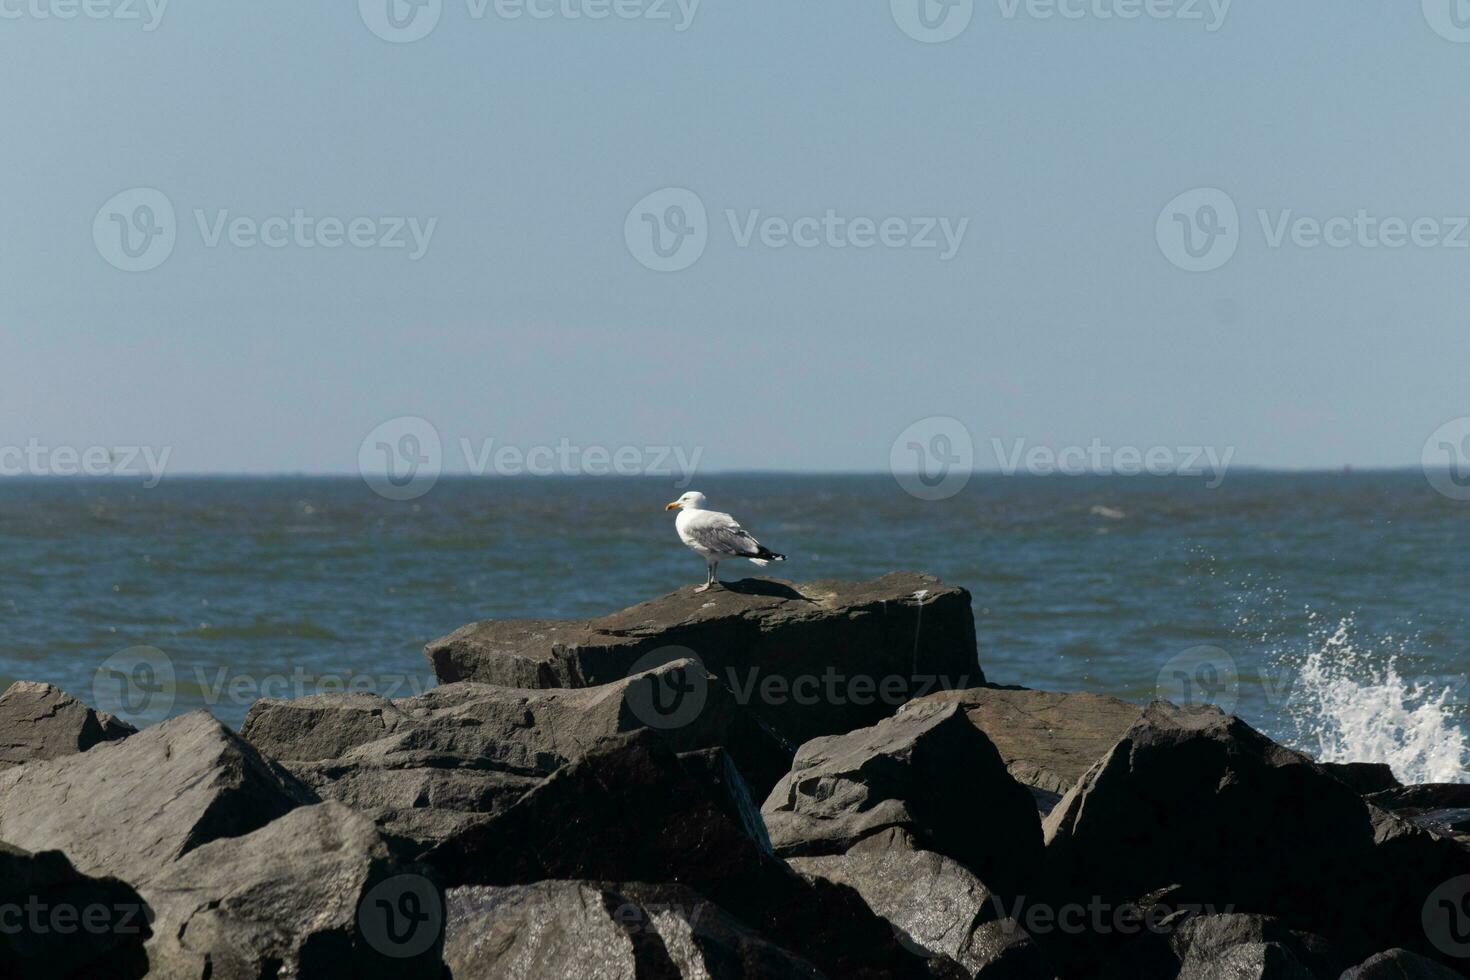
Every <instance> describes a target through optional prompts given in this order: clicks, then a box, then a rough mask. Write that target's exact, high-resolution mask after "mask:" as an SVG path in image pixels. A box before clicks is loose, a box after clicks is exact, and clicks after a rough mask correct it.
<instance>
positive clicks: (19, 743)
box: [0, 681, 137, 770]
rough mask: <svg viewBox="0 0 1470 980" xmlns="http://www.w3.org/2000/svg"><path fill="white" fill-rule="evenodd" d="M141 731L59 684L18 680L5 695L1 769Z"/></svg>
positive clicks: (0, 703) (0, 716) (0, 710)
mask: <svg viewBox="0 0 1470 980" xmlns="http://www.w3.org/2000/svg"><path fill="white" fill-rule="evenodd" d="M136 731H137V729H136V728H134V727H133V726H132V725H129V724H128V723H127V722H125V721H119V720H118V719H116V718H114V717H112V715H109V714H107V713H106V712H103V711H94V710H93V709H91V708H89V707H87V706H86V705H85V704H83V703H82V702H81V701H78V700H77V699H76V698H74V697H72V696H71V695H70V694H67V693H66V692H65V691H63V690H61V689H60V688H58V687H52V686H51V685H50V684H38V683H35V682H34V681H16V682H15V683H14V684H12V685H10V687H9V688H7V689H6V691H5V693H4V694H0V770H3V769H9V768H11V767H12V766H19V765H24V764H25V763H27V762H34V761H36V760H37V759H56V758H59V757H61V756H64V755H74V754H75V753H77V752H85V751H87V750H88V749H90V748H91V747H92V746H94V745H98V744H100V743H102V742H111V741H116V740H117V739H120V738H126V737H127V736H129V735H132V734H133V733H135V732H136Z"/></svg>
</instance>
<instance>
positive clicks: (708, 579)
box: [694, 561, 719, 592]
mask: <svg viewBox="0 0 1470 980" xmlns="http://www.w3.org/2000/svg"><path fill="white" fill-rule="evenodd" d="M718 564H719V562H714V561H712V562H710V563H709V566H708V568H707V569H706V570H705V579H704V584H703V585H701V586H700V587H699V588H697V589H695V590H694V591H695V592H708V591H709V587H710V586H712V585H714V584H715V566H716V565H718Z"/></svg>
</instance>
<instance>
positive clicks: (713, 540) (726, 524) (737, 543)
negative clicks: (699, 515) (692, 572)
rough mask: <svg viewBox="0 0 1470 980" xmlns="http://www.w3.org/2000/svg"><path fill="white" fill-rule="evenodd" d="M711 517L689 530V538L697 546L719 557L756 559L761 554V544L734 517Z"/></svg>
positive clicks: (722, 515) (724, 515)
mask: <svg viewBox="0 0 1470 980" xmlns="http://www.w3.org/2000/svg"><path fill="white" fill-rule="evenodd" d="M710 516H711V519H710V520H708V521H700V522H699V523H698V524H695V525H693V526H692V527H690V528H689V537H690V538H692V539H693V540H694V543H695V544H697V545H699V546H700V547H701V548H704V549H706V550H707V551H712V552H714V553H715V554H717V555H730V556H731V557H735V558H754V557H756V556H758V555H759V554H760V550H761V546H760V543H759V542H757V541H756V539H755V538H753V537H751V536H750V532H749V531H747V530H745V528H743V527H741V526H740V524H739V522H738V521H736V520H735V519H734V518H733V517H730V516H729V515H728V514H721V515H719V517H718V518H717V517H715V515H713V514H712V515H710ZM719 518H723V520H721V519H719Z"/></svg>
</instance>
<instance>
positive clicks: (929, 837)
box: [761, 703, 1041, 896]
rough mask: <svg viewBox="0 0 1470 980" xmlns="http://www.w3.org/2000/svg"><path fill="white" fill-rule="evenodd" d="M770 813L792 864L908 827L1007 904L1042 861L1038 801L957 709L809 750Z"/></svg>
mask: <svg viewBox="0 0 1470 980" xmlns="http://www.w3.org/2000/svg"><path fill="white" fill-rule="evenodd" d="M761 813H762V815H763V816H764V817H765V820H766V827H767V829H768V830H769V831H770V834H771V843H772V845H774V847H775V849H776V853H777V854H780V855H782V856H786V857H793V856H812V855H821V854H842V853H845V852H846V851H847V850H848V849H849V848H851V847H852V846H853V845H854V844H856V843H857V842H858V841H860V840H862V839H863V838H865V837H868V836H871V835H873V834H877V833H881V832H882V831H885V830H887V829H889V828H892V827H898V828H902V829H903V830H906V831H908V832H909V833H911V834H912V835H913V836H914V839H915V840H916V841H917V842H918V845H919V846H920V847H922V848H924V849H925V850H930V851H935V852H937V853H939V854H944V855H947V856H948V857H952V858H954V859H956V860H957V861H959V862H961V863H962V864H964V865H966V866H968V867H969V868H970V870H972V871H973V872H975V874H977V875H978V876H979V877H980V879H981V880H982V881H984V882H985V883H986V885H988V886H989V887H990V888H992V889H994V890H995V891H996V892H997V893H999V894H1001V895H1004V896H1015V895H1018V894H1021V893H1022V891H1023V890H1024V888H1025V885H1026V883H1027V881H1028V880H1029V878H1030V877H1031V875H1032V873H1033V872H1034V871H1035V870H1036V868H1037V866H1038V864H1039V863H1040V858H1041V826H1040V821H1039V819H1038V817H1037V814H1036V808H1035V805H1034V803H1033V800H1032V798H1031V794H1030V793H1028V792H1027V791H1026V789H1025V788H1024V787H1022V786H1021V785H1020V784H1019V783H1017V782H1016V781H1015V780H1014V779H1012V778H1011V776H1010V774H1009V773H1008V772H1007V771H1006V766H1005V763H1004V762H1003V761H1002V760H1001V757H1000V754H999V753H998V752H997V751H996V750H995V746H994V745H992V744H991V743H990V741H989V739H987V738H986V737H985V735H984V733H982V732H981V731H980V730H979V729H978V728H976V727H975V726H974V725H973V724H971V723H970V721H969V720H968V719H967V718H966V717H965V715H964V714H963V713H962V712H961V710H960V706H959V705H957V704H952V703H951V704H926V705H919V706H915V707H914V708H912V709H910V710H907V711H904V712H902V713H900V714H898V715H896V716H894V717H893V718H889V719H885V720H884V721H881V722H879V723H878V724H876V725H874V726H872V727H871V728H863V729H859V730H858V731H854V732H849V733H848V734H846V735H832V736H828V737H825V738H818V739H813V740H812V741H810V742H808V743H806V744H805V745H803V746H802V747H801V748H800V749H798V750H797V753H796V761H795V763H794V764H793V765H792V769H791V773H790V774H789V775H788V776H786V778H784V779H782V780H781V782H779V783H778V784H776V788H775V789H774V790H772V791H771V795H770V796H769V797H768V798H767V799H766V802H765V805H764V806H762V807H761Z"/></svg>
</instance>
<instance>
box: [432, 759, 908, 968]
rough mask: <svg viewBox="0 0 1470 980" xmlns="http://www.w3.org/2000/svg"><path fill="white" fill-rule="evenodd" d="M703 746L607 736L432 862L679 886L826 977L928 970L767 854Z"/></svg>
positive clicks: (488, 873) (866, 920) (849, 907)
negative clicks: (739, 816) (714, 780)
mask: <svg viewBox="0 0 1470 980" xmlns="http://www.w3.org/2000/svg"><path fill="white" fill-rule="evenodd" d="M696 755H697V756H700V758H697V759H695V760H693V762H692V764H686V762H685V761H684V760H682V759H681V758H680V757H679V756H676V755H675V754H674V753H673V752H671V751H670V750H669V748H668V747H667V745H666V744H665V743H664V742H662V741H661V740H660V739H659V738H658V737H657V736H656V735H655V734H654V733H652V732H649V731H640V732H635V733H633V734H631V735H625V736H619V737H617V738H615V739H610V740H607V741H606V742H604V743H603V744H601V745H599V746H597V747H596V748H594V749H593V750H592V751H590V752H589V753H587V754H586V755H585V756H583V757H582V758H581V759H578V760H575V761H573V762H571V763H568V764H567V765H566V766H563V767H562V768H561V769H559V770H558V771H557V772H556V773H554V774H553V775H551V776H550V777H548V778H547V779H546V780H545V781H544V782H543V783H542V784H541V785H540V786H537V787H536V788H535V789H533V790H531V791H530V792H529V793H527V794H526V795H525V796H524V797H522V798H521V799H520V800H519V801H517V802H516V804H515V805H514V806H512V807H511V808H510V809H508V810H506V811H505V812H503V813H501V814H498V815H496V816H495V817H494V818H493V819H491V820H490V821H489V822H487V823H485V824H483V825H481V826H478V827H473V828H470V829H469V830H467V831H466V832H465V833H464V834H462V835H460V836H459V837H458V838H456V839H455V840H453V841H450V842H448V843H446V844H444V845H441V846H440V847H437V848H435V849H433V850H432V851H430V852H428V853H427V854H426V855H425V856H424V858H425V861H426V862H427V863H429V864H431V865H433V866H434V867H436V868H438V869H439V870H440V872H441V874H443V875H444V877H445V879H446V883H447V884H449V885H451V886H456V885H527V884H533V883H535V882H538V881H546V880H552V879H561V880H579V881H621V882H629V881H637V882H645V883H649V884H680V885H684V886H686V887H689V888H693V889H694V890H695V891H697V892H699V893H700V894H701V895H703V896H704V897H705V898H706V899H708V900H709V901H710V902H712V903H713V904H715V905H717V906H719V907H720V908H722V909H724V910H725V911H727V912H728V913H730V914H731V915H733V916H734V917H735V918H737V919H738V920H739V921H740V922H742V923H744V924H745V925H746V926H747V927H748V928H749V929H751V930H752V931H754V932H755V933H756V934H757V935H759V936H760V937H762V938H763V939H765V940H766V941H767V942H769V943H771V944H772V945H774V946H777V947H780V948H783V949H786V950H789V951H791V952H792V953H793V954H795V955H796V956H799V957H801V958H803V959H805V960H807V961H809V962H811V963H812V964H813V965H814V966H815V967H816V968H817V969H819V970H821V971H822V972H823V973H825V974H827V975H828V976H829V977H844V978H872V980H877V978H880V977H883V978H888V977H920V976H927V975H929V971H928V969H927V967H926V964H925V961H924V960H923V959H921V958H920V957H917V956H914V955H913V954H911V953H909V952H908V951H906V950H904V949H903V948H902V947H901V946H900V945H899V944H898V942H897V941H896V940H895V939H894V937H893V935H892V933H891V932H890V930H889V929H888V927H887V926H886V925H885V924H884V922H883V921H882V920H881V919H879V918H877V917H876V916H875V915H874V914H873V913H872V912H871V910H869V909H868V907H867V906H866V905H865V904H864V903H863V901H862V899H861V898H860V897H858V895H857V894H856V893H855V892H853V891H852V890H850V889H847V888H843V887H841V886H836V885H831V884H829V883H826V882H808V881H806V880H805V879H803V878H802V877H801V876H800V875H798V874H797V873H796V872H794V871H793V870H792V869H791V868H789V867H788V866H787V865H786V864H785V863H784V862H783V861H781V860H779V859H777V858H775V857H772V856H771V855H770V854H768V853H767V852H766V851H765V850H764V849H763V847H762V846H761V844H760V842H759V841H757V840H756V839H754V838H753V837H752V836H751V834H750V833H749V832H748V831H747V829H746V828H745V827H744V826H742V823H741V821H738V820H736V819H733V818H732V817H731V816H730V815H729V812H730V809H731V808H732V807H739V806H740V805H741V804H740V803H739V801H738V800H732V799H720V798H718V797H717V796H714V795H712V793H715V792H717V789H716V788H712V786H711V784H710V783H709V782H708V780H707V775H708V773H709V771H710V766H709V760H708V759H707V758H704V757H703V753H696ZM737 795H738V794H737Z"/></svg>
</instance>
